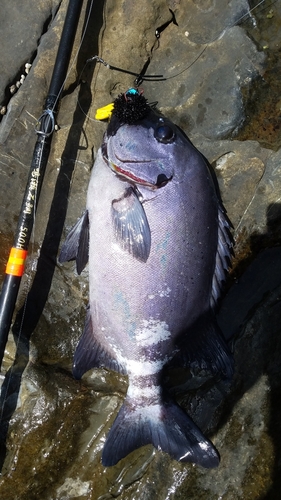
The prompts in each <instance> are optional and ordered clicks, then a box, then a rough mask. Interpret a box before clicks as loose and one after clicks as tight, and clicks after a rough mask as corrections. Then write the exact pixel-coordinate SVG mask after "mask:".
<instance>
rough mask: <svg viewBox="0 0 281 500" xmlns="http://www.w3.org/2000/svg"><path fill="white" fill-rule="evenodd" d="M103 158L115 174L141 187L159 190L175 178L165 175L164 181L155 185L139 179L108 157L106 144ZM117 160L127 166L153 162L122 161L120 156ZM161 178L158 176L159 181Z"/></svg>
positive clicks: (103, 149)
mask: <svg viewBox="0 0 281 500" xmlns="http://www.w3.org/2000/svg"><path fill="white" fill-rule="evenodd" d="M102 156H103V159H104V160H105V161H106V163H107V164H108V166H109V167H110V168H111V170H113V172H115V173H116V174H117V175H118V176H119V177H121V178H123V179H126V180H127V181H130V182H132V181H133V183H136V184H140V185H141V186H146V187H149V188H151V189H158V188H160V187H164V186H165V185H166V184H167V183H168V182H169V181H170V180H172V178H173V176H171V177H169V178H168V177H166V176H165V175H164V174H163V175H164V177H165V179H164V180H163V178H162V180H161V181H160V182H158V181H157V182H156V183H153V182H149V181H147V180H145V179H142V178H141V177H138V176H136V175H134V174H132V173H131V172H128V171H127V170H125V169H123V168H122V167H120V166H119V165H117V164H116V163H114V162H113V161H112V160H111V159H110V158H109V157H108V154H107V145H106V143H104V144H103V147H102ZM116 159H117V160H119V161H120V162H121V163H127V164H133V163H150V162H151V161H153V160H140V161H130V160H121V159H120V158H118V156H116ZM160 175H161V174H160ZM159 177H160V176H159V175H158V176H157V180H158V179H159Z"/></svg>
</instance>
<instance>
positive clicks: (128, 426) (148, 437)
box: [60, 91, 233, 468]
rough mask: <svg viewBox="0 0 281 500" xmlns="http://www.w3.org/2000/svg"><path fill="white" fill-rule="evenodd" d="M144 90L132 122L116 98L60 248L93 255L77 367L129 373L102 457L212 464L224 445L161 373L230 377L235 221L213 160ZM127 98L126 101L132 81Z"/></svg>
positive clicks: (66, 254) (81, 257)
mask: <svg viewBox="0 0 281 500" xmlns="http://www.w3.org/2000/svg"><path fill="white" fill-rule="evenodd" d="M120 99H121V100H122V96H121V97H120ZM133 99H134V106H135V105H136V103H137V95H136V93H134V94H133ZM141 99H142V108H141V109H142V113H143V114H142V115H140V114H138V118H137V120H136V121H135V123H134V122H133V120H132V117H130V122H129V123H126V121H125V122H124V120H123V119H122V106H121V105H120V102H119V104H118V106H117V107H116V109H117V110H118V113H117V112H116V114H114V112H113V116H112V119H111V122H110V124H109V126H108V129H107V132H106V133H105V136H104V140H103V144H102V146H101V148H100V150H99V151H98V154H97V158H96V161H95V164H94V167H93V169H92V174H91V179H90V183H89V188H88V195H87V207H86V212H85V213H84V215H83V216H82V219H81V220H80V221H78V223H77V224H76V226H75V227H74V228H73V229H72V230H71V232H70V234H69V236H68V238H67V239H66V241H65V243H64V245H63V247H62V250H61V255H60V261H61V262H63V261H66V260H71V259H74V258H76V260H77V265H78V267H77V269H78V271H79V272H81V268H82V267H83V265H85V264H86V261H87V258H88V257H89V308H88V311H87V318H86V323H85V328H84V332H83V335H82V337H81V339H80V341H79V344H78V346H77V349H76V352H75V355H74V364H73V373H74V376H75V377H76V378H80V377H81V376H82V375H83V374H84V373H85V372H86V371H87V370H89V369H91V368H94V367H99V366H104V367H106V368H109V369H114V370H116V371H120V372H122V373H127V374H128V376H129V388H128V393H127V396H126V398H125V400H124V403H123V405H122V407H121V409H120V411H119V413H118V415H117V417H116V419H115V421H114V423H113V425H112V427H111V429H110V432H109V434H108V436H107V440H106V443H105V446H104V449H103V454H102V461H103V464H104V465H114V464H115V463H117V462H118V461H119V460H120V459H121V458H123V457H125V456H126V455H127V454H128V453H130V452H131V451H133V450H134V449H136V448H138V447H140V446H143V445H145V444H148V443H152V444H153V445H154V446H155V447H156V448H157V449H158V450H162V451H164V452H167V453H169V454H170V456H171V457H173V458H175V459H177V460H181V461H188V462H194V463H197V464H200V465H202V466H203V467H208V468H209V467H216V466H217V465H218V463H219V454H218V452H217V450H216V449H215V447H214V446H213V445H212V443H211V442H210V441H209V440H208V439H207V438H206V437H204V435H203V434H202V432H201V431H200V429H199V428H198V427H197V426H196V425H195V423H194V422H193V421H192V419H191V418H190V417H189V416H188V415H187V414H186V413H185V412H184V411H183V410H182V409H181V408H180V407H179V406H178V405H177V404H176V403H175V402H174V401H172V400H171V398H170V396H169V394H168V391H167V390H166V388H165V386H164V383H163V379H164V377H163V373H164V370H165V369H166V368H167V366H173V364H174V365H176V366H178V364H179V363H181V364H182V365H183V366H189V368H190V369H191V370H195V371H196V370H197V371H198V370H199V371H200V370H205V371H206V370H207V371H208V372H209V373H211V374H214V373H215V374H217V375H220V376H221V377H224V378H230V377H231V375H232V371H233V361H232V356H231V354H230V352H229V350H228V347H227V345H226V343H225V341H224V339H223V337H222V335H221V333H220V330H219V328H218V325H217V323H216V319H215V315H214V309H215V307H216V304H217V301H218V299H219V296H220V291H221V287H222V281H223V280H224V279H225V275H226V272H227V268H228V265H229V257H230V255H231V252H232V246H233V242H232V238H231V236H230V232H229V228H230V223H229V221H228V219H227V216H226V213H225V209H224V207H223V205H222V202H221V198H220V194H219V190H218V185H217V182H216V179H215V177H214V173H213V172H212V170H211V167H210V165H209V164H208V162H207V160H206V159H205V158H204V157H203V155H202V154H201V153H200V152H199V151H198V150H197V149H196V148H195V147H194V146H193V145H192V144H191V142H190V141H189V139H188V138H187V137H186V135H185V134H184V133H183V132H182V131H181V130H180V129H179V128H178V127H176V126H175V125H174V124H173V123H172V122H170V121H169V120H168V119H166V118H165V117H163V116H162V115H160V114H159V113H157V112H156V111H155V110H153V109H152V108H150V107H149V106H147V107H145V106H144V101H143V96H141ZM122 102H124V106H129V105H130V93H129V91H128V93H127V94H126V96H125V98H124V99H123V101H122ZM124 116H126V117H127V116H128V112H127V111H126V113H125V114H124ZM88 235H89V245H88V241H87V238H88ZM88 248H89V251H88Z"/></svg>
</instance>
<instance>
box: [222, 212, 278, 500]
mask: <svg viewBox="0 0 281 500" xmlns="http://www.w3.org/2000/svg"><path fill="white" fill-rule="evenodd" d="M280 233H281V204H277V203H276V204H271V205H269V206H268V208H267V230H266V232H265V233H263V234H253V235H251V237H250V242H249V243H250V248H251V252H252V255H255V256H256V258H255V260H253V261H252V262H251V263H250V264H248V262H247V269H246V271H245V272H244V274H243V275H242V277H241V278H240V279H239V281H238V282H237V283H235V284H234V285H233V286H232V288H231V289H230V290H229V292H228V294H227V296H226V297H225V299H224V301H223V303H222V307H221V310H220V313H219V324H220V326H221V329H222V331H223V333H224V335H225V337H226V338H227V339H228V340H229V342H230V343H232V345H233V349H234V356H235V376H234V381H233V384H232V389H231V393H230V395H229V397H228V398H227V401H226V405H225V406H226V411H225V413H224V416H223V418H222V419H221V422H220V424H219V426H220V427H221V426H223V425H224V424H225V423H226V422H227V421H228V420H229V419H230V418H231V415H232V413H233V411H236V410H235V407H236V405H237V404H238V402H239V401H240V400H241V398H242V397H245V396H246V397H247V398H248V400H249V401H250V405H251V404H252V406H253V408H254V407H255V408H256V417H255V418H254V419H253V418H252V416H251V418H250V417H249V415H248V417H249V418H246V417H245V415H240V417H241V422H243V426H242V427H243V428H242V427H241V431H240V434H239V432H238V434H233V436H232V438H231V439H233V440H234V439H237V440H238V439H239V438H240V435H241V434H242V433H243V432H245V433H248V435H249V440H250V439H251V440H252V442H251V445H250V446H252V448H251V455H250V456H251V461H252V464H251V463H250V462H249V465H248V466H247V467H248V469H247V475H248V478H251V479H248V483H247V484H248V485H249V484H250V483H251V488H252V489H251V490H247V489H246V490H245V491H244V494H245V495H246V496H245V498H246V497H247V498H250V497H251V498H263V499H264V500H265V499H266V500H270V499H275V498H279V494H280V486H281V476H280V472H281V449H280V442H281V424H280V422H281V408H280V396H281V307H280V300H281V247H280V246H272V245H278V244H279V245H280V241H281V239H280V236H281V234H280ZM241 266H242V268H243V261H242V262H241ZM254 387H257V388H258V389H254V390H253V388H254ZM251 400H252V401H251ZM235 415H236V417H237V413H236V414H235ZM238 419H239V415H238ZM257 427H259V432H258V433H257V432H256V429H257ZM241 451H242V452H243V450H240V452H241ZM261 481H264V496H262V497H260V496H259V497H257V496H251V495H254V492H255V490H256V488H257V486H256V485H255V482H256V484H258V483H259V486H260V482H261ZM245 488H246V486H245ZM250 491H251V493H250ZM265 492H266V493H265ZM247 494H248V495H250V496H247Z"/></svg>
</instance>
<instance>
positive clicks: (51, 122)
mask: <svg viewBox="0 0 281 500" xmlns="http://www.w3.org/2000/svg"><path fill="white" fill-rule="evenodd" d="M93 3H94V0H91V3H90V7H89V12H88V15H87V18H86V22H85V25H84V28H83V31H82V36H81V41H80V43H79V45H78V49H77V51H76V54H75V55H74V57H73V60H72V62H71V64H70V66H69V69H68V71H67V74H66V77H65V79H64V81H63V83H62V85H61V88H60V90H59V92H58V94H57V97H56V99H55V101H54V104H53V106H52V107H51V108H48V109H45V110H44V111H43V113H42V114H41V116H40V118H38V120H37V122H36V124H35V132H36V133H37V134H41V135H46V137H48V136H49V135H51V134H52V133H53V132H54V130H55V123H56V122H55V116H54V109H55V107H56V105H57V103H58V100H59V98H60V96H61V94H62V92H63V89H64V86H65V83H66V82H67V79H68V77H69V75H70V73H71V71H72V70H73V67H74V65H75V63H76V61H77V58H78V55H79V52H80V50H81V47H82V44H83V42H84V38H85V35H86V32H87V29H88V24H89V21H90V17H91V14H92V8H93ZM85 66H86V64H85V65H84V67H83V69H82V72H83V71H84V69H85ZM82 72H81V74H82ZM42 120H46V130H47V128H48V127H50V126H51V129H50V131H46V132H43V131H40V130H39V126H40V124H41V123H42Z"/></svg>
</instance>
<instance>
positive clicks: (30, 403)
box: [0, 0, 281, 500]
mask: <svg viewBox="0 0 281 500" xmlns="http://www.w3.org/2000/svg"><path fill="white" fill-rule="evenodd" d="M41 3H42V5H41V4H40V2H38V1H36V2H35V1H33V0H29V2H28V3H26V2H25V3H24V4H22V5H20V7H18V6H17V7H15V4H14V2H10V1H9V2H8V1H6V0H5V1H3V8H2V7H1V9H2V11H1V13H2V18H1V23H2V24H1V25H0V26H1V30H0V38H1V47H2V50H1V55H0V58H1V65H2V68H3V71H2V75H1V78H0V93H2V94H1V95H2V96H3V97H2V102H4V101H3V99H4V96H5V89H6V88H7V86H8V85H10V83H13V82H14V81H16V79H17V78H18V75H19V74H20V73H21V69H22V66H23V65H24V64H25V62H28V61H31V60H32V67H31V70H30V72H29V73H28V75H27V77H26V79H25V81H24V83H23V85H22V86H21V87H20V88H19V90H18V91H17V92H16V93H15V94H14V95H13V97H12V98H11V100H10V101H9V103H8V104H7V113H6V114H5V115H4V116H3V118H2V121H1V123H0V192H1V197H0V242H1V247H2V252H1V257H0V266H1V276H0V277H2V276H3V273H4V265H5V262H6V258H7V255H8V250H9V247H10V246H11V244H12V241H13V237H12V235H13V232H14V230H15V227H16V222H17V216H18V213H19V210H20V205H21V200H22V196H23V192H24V187H25V182H26V178H27V174H28V169H29V165H30V162H31V158H32V153H33V147H34V144H35V140H36V135H35V132H34V126H35V124H36V121H37V119H38V118H39V116H40V115H41V113H42V106H43V103H44V98H45V96H46V93H47V90H48V84H49V82H50V77H51V73H52V67H53V63H54V59H55V55H56V50H57V46H58V42H59V39H60V34H61V29H62V25H63V20H64V15H65V12H66V7H67V2H66V1H65V0H63V1H62V2H58V1H57V2H55V1H53V2H51V1H50V2H41ZM57 8H58V12H57V13H56V9H57ZM169 8H171V9H172V10H173V11H174V12H175V16H176V20H177V23H178V26H177V25H176V24H173V23H171V24H169V25H168V27H167V28H166V29H165V30H164V31H162V32H161V35H160V40H159V44H158V42H157V40H156V38H155V29H156V28H159V27H161V26H162V25H163V24H164V23H166V22H167V21H168V20H169V19H171V13H170V11H169ZM248 8H249V7H248V2H246V1H244V0H240V1H231V2H226V1H225V0H220V1H219V0H217V1H212V0H200V1H198V2H193V1H191V0H185V1H181V2H180V1H169V2H165V1H164V0H158V1H156V0H153V1H151V0H145V1H144V2H132V1H131V0H118V1H115V0H108V1H107V2H105V4H103V2H95V3H94V6H93V13H92V15H91V17H90V19H89V24H88V28H87V31H86V34H85V37H84V38H83V43H82V46H81V49H80V51H79V53H78V47H79V44H80V41H81V34H82V29H83V24H84V21H85V16H86V14H85V11H86V4H85V5H83V12H82V15H81V19H80V23H79V28H78V30H77V36H76V41H75V46H74V51H73V57H72V63H71V70H70V73H69V76H68V79H67V82H66V85H65V89H66V92H65V93H64V95H63V97H62V100H61V105H60V110H59V114H58V118H57V121H58V125H59V130H58V131H57V132H56V133H55V134H54V137H53V142H52V151H51V155H50V158H49V162H48V167H47V171H46V175H45V179H44V184H43V188H42V193H41V197H40V202H39V206H38V212H37V217H36V221H35V228H34V236H33V238H32V241H31V245H30V251H29V259H28V263H27V268H26V274H25V277H24V279H23V282H22V286H21V291H20V296H19V300H18V305H17V310H16V312H15V316H14V324H13V328H12V330H11V334H10V336H9V341H8V345H7V349H6V353H5V358H4V362H3V365H2V369H1V381H2V382H3V384H2V390H1V397H0V421H1V426H0V462H1V466H2V473H1V476H0V497H1V498H3V499H5V500H15V499H20V500H25V499H28V500H33V499H38V498H40V499H42V500H45V499H46V500H54V499H56V500H66V499H67V500H68V499H87V500H105V499H110V498H120V499H121V500H125V499H126V500H132V499H135V498H138V499H141V500H150V499H152V498H157V499H158V498H159V499H160V500H162V499H163V500H164V499H165V500H166V499H167V500H168V499H176V500H180V499H186V498H188V499H190V500H193V499H194V500H198V499H204V500H205V499H206V500H213V499H224V500H232V499H233V500H234V499H235V500H236V499H243V500H244V499H245V500H248V499H251V500H252V499H253V500H255V499H256V500H258V499H261V498H266V499H274V498H279V492H280V457H281V453H280V442H281V440H280V438H281V435H280V434H281V432H280V429H281V427H280V408H279V406H280V405H278V401H280V387H281V363H280V359H281V346H280V324H281V321H280V319H281V318H280V291H281V290H280V262H281V254H280V248H279V247H278V245H280V227H281V226H280V218H281V212H280V164H281V157H280V151H274V150H273V149H274V145H273V146H272V149H269V148H267V149H266V148H264V147H261V145H260V144H259V143H258V142H257V141H253V140H251V141H250V140H245V141H243V142H242V141H239V135H238V136H237V135H236V137H234V135H233V134H237V131H239V129H240V127H241V125H242V124H243V121H244V119H245V117H246V116H247V114H248V112H249V111H248V108H247V101H248V100H249V101H250V97H251V88H252V86H253V83H256V82H260V81H261V80H262V78H264V79H265V80H266V75H267V71H268V67H269V65H270V63H272V61H273V62H274V61H277V62H275V63H274V64H275V66H274V69H275V70H276V71H277V69H278V60H275V59H274V57H275V56H276V54H277V53H278V50H279V46H278V40H279V38H280V19H281V7H280V1H278V2H277V3H275V4H274V5H273V6H271V7H268V8H267V9H266V10H265V11H262V12H261V13H260V14H257V12H253V13H252V16H253V17H252V18H250V20H248V21H247V23H240V25H239V26H235V23H236V22H237V21H238V20H240V19H241V17H242V16H244V14H245V13H246V12H247V11H248ZM3 9H4V10H3ZM271 10H272V12H271ZM21 11H22V12H21ZM3 12H5V16H6V20H7V22H6V23H5V22H4V21H3ZM20 13H21V15H20V21H19V14H20ZM55 13H56V15H55ZM5 16H4V17H5ZM32 16H34V17H32ZM255 16H256V18H257V20H258V22H257V27H255ZM267 16H269V17H267ZM9 19H11V20H12V24H11V22H8V20H9ZM140 20H141V23H140ZM31 26H32V30H31V28H30V27H31ZM246 26H247V27H248V29H249V30H250V31H251V37H250V36H248V34H247V31H246ZM2 28H3V29H2ZM9 30H10V31H9ZM31 31H32V36H31ZM6 33H8V35H7V34H6ZM278 33H279V34H278ZM7 36H9V42H10V43H9V44H7V45H5V44H6V41H5V40H6V38H7ZM278 37H279V38H278ZM19 39H20V40H23V41H21V42H20V44H19V45H18V42H17V40H19ZM254 40H256V42H255V41H254ZM4 42H5V44H4ZM263 47H268V49H264V50H263ZM36 51H37V52H36ZM267 51H269V52H268V55H267ZM96 54H98V55H99V56H100V57H102V58H103V59H104V60H105V61H107V62H108V63H110V64H111V65H114V66H120V67H121V68H127V69H130V70H132V71H135V72H140V70H141V69H142V67H143V66H144V64H145V62H146V61H147V59H148V58H149V57H151V55H152V59H151V63H150V65H149V68H148V71H147V74H150V75H155V74H163V75H164V76H165V78H166V80H165V81H144V82H143V83H142V87H143V89H144V92H145V96H146V97H147V99H148V100H149V102H153V101H156V100H157V101H158V107H159V108H160V110H161V111H162V112H163V113H164V114H166V115H167V116H169V117H170V118H171V119H172V120H173V121H174V122H175V123H177V124H178V125H180V126H181V127H182V128H183V129H184V130H185V132H186V133H187V134H188V135H189V137H190V138H191V139H192V140H193V142H194V144H195V145H196V146H197V147H198V148H199V149H200V150H201V151H202V152H203V154H204V155H205V156H206V157H207V158H208V159H209V160H210V162H212V164H213V166H214V167H215V169H216V172H217V175H218V179H219V183H220V187H221V191H222V197H223V199H224V202H225V205H226V208H227V210H228V214H229V216H230V218H231V220H232V222H233V225H234V235H235V237H236V240H237V250H236V260H235V262H234V264H235V265H234V270H233V272H232V277H231V280H230V283H229V286H230V285H232V286H230V288H229V290H228V293H227V295H226V297H225V299H224V300H223V303H222V307H221V310H220V314H219V321H220V324H221V326H222V329H223V332H224V334H225V336H226V337H227V338H228V339H229V340H230V342H231V345H232V346H233V349H234V354H235V361H236V372H235V377H234V380H233V382H232V384H231V386H229V385H227V384H225V383H223V382H219V381H210V380H203V379H195V378H192V379H191V378H190V376H189V374H187V373H185V372H184V371H180V370H179V371H178V372H176V373H171V374H170V378H171V390H172V391H173V392H174V393H175V395H176V396H177V398H178V400H179V402H181V404H182V405H183V407H184V408H185V409H187V410H188V412H190V413H191V414H192V415H193V418H194V420H195V421H196V422H197V423H198V424H199V425H200V426H201V427H202V428H203V429H204V430H205V431H206V432H207V433H208V434H209V435H210V436H211V439H212V440H213V441H214V443H215V445H216V446H217V448H218V449H219V451H220V454H221V464H220V466H219V468H218V469H217V470H212V471H210V470H203V469H201V468H200V467H194V466H192V465H186V464H179V463H177V462H174V461H172V460H171V459H170V457H168V456H166V455H165V454H162V453H160V452H157V451H155V450H153V449H152V447H151V446H147V447H144V448H141V449H139V450H136V451H135V452H134V453H133V454H131V455H130V457H128V458H125V459H124V460H122V461H121V462H120V463H118V464H117V465H116V466H114V467H112V468H107V469H106V468H104V467H103V466H102V465H101V463H100V454H101V449H102V446H103V443H104V439H105V436H106V433H107V432H108V430H109V427H110V425H111V423H112V420H113V418H114V417H115V415H116V412H117V409H118V408H119V407H120V405H121V403H122V400H123V397H124V394H125V392H126V388H127V385H126V384H127V382H126V378H125V377H120V376H117V375H116V374H115V373H111V372H108V371H106V370H92V371H91V372H89V373H88V374H86V375H85V376H84V377H83V380H82V382H77V381H75V380H73V378H72V376H71V363H72V356H73V352H74V350H75V347H76V345H77V342H78V339H79V337H80V335H81V331H82V328H83V323H84V317H85V309H86V305H87V296H88V276H87V269H86V270H85V271H83V273H82V275H81V276H80V277H78V276H77V275H76V274H75V271H74V266H73V264H72V263H69V264H66V265H64V266H60V265H57V260H56V259H57V254H58V251H59V246H60V244H61V243H60V241H61V240H62V239H64V237H65V235H66V234H67V232H68V230H69V228H70V227H71V226H72V225H73V223H74V222H75V221H76V220H77V218H78V217H79V216H80V215H81V212H82V211H83V209H84V205H85V199H86V189H87V184H88V180H89V173H90V169H91V166H92V163H93V157H94V155H95V153H96V151H97V149H98V147H99V146H100V144H101V139H102V135H103V132H104V130H105V128H106V123H102V122H98V121H97V120H95V110H96V109H97V108H98V107H100V106H104V105H106V104H108V103H109V102H111V101H112V99H113V98H114V97H115V96H116V95H117V94H118V93H119V92H124V91H125V90H126V89H127V88H128V87H130V86H132V85H133V77H132V76H129V75H126V74H124V73H120V72H117V71H110V70H109V69H107V68H106V67H105V66H103V65H101V64H98V63H97V64H95V63H94V62H92V63H88V65H86V66H85V61H86V60H87V59H88V58H90V57H91V56H94V55H96ZM76 56H77V57H76ZM279 100H280V96H279ZM0 102H1V99H0ZM276 109H277V108H276ZM276 112H277V113H278V110H277V111H276ZM279 115H280V112H279ZM271 246H276V248H267V247H271ZM261 249H265V250H264V251H263V252H262V253H261V254H260V255H259V256H258V258H257V259H256V260H254V262H252V263H251V261H252V260H253V258H254V257H255V256H256V255H257V253H259V251H260V250H261ZM23 311H24V317H23V320H22V312H23ZM19 333H20V335H19Z"/></svg>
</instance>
